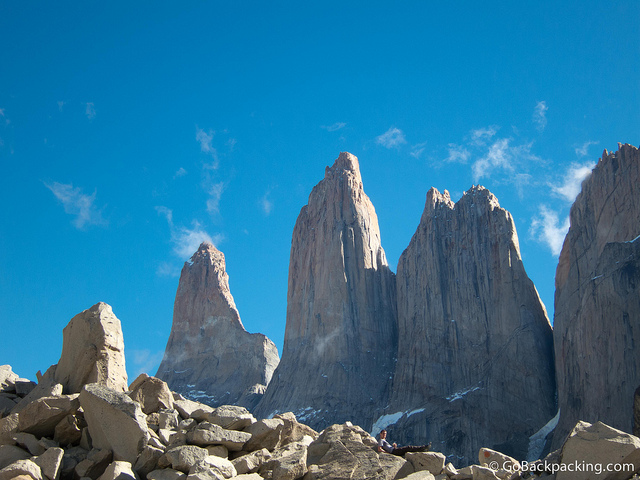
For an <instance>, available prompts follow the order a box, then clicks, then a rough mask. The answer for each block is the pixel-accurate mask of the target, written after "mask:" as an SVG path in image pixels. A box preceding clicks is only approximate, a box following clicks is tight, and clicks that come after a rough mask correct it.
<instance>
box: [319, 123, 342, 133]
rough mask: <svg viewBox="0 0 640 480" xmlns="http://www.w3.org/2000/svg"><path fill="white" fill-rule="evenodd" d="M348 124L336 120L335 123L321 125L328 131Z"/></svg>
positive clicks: (333, 130)
mask: <svg viewBox="0 0 640 480" xmlns="http://www.w3.org/2000/svg"><path fill="white" fill-rule="evenodd" d="M346 126H347V124H346V123H344V122H336V123H334V124H333V125H321V126H320V128H324V129H325V130H326V131H327V132H335V131H337V130H340V129H341V128H344V127H346Z"/></svg>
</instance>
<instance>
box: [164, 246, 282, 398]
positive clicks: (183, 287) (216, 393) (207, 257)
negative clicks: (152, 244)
mask: <svg viewBox="0 0 640 480" xmlns="http://www.w3.org/2000/svg"><path fill="white" fill-rule="evenodd" d="M277 364H278V350H277V348H276V346H275V344H274V343H273V342H272V341H271V340H269V339H268V338H267V337H266V336H264V335H262V334H260V333H249V332H247V331H246V330H245V329H244V326H243V325H242V322H241V320H240V315H239V313H238V310H237V308H236V305H235V302H234V301H233V297H232V295H231V291H230V290H229V276H228V275H227V272H226V266H225V259H224V255H223V254H222V252H220V251H219V250H218V249H216V248H215V247H214V246H213V245H211V244H210V243H206V242H205V243H203V244H202V245H200V248H198V251H197V252H196V253H194V255H193V256H192V257H191V261H189V262H186V263H185V264H184V267H183V268H182V273H181V275H180V282H179V284H178V292H177V293H176V300H175V304H174V308H173V325H172V326H171V334H170V336H169V341H168V342H167V348H166V350H165V354H164V358H163V360H162V363H161V364H160V367H159V368H158V373H157V374H156V377H158V378H160V379H162V380H164V381H165V382H167V383H168V385H169V387H170V388H171V389H172V390H175V391H177V392H179V393H181V394H183V395H184V396H185V397H188V398H190V399H193V400H199V401H201V402H203V403H206V404H208V405H212V406H218V405H224V404H237V405H242V406H245V407H247V408H253V407H254V406H255V404H256V403H257V401H258V400H259V398H260V396H261V394H262V392H263V391H264V388H265V386H266V385H267V384H268V383H269V380H270V379H271V375H272V373H273V371H274V369H275V367H276V365H277Z"/></svg>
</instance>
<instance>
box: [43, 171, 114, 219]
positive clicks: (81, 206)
mask: <svg viewBox="0 0 640 480" xmlns="http://www.w3.org/2000/svg"><path fill="white" fill-rule="evenodd" d="M44 185H45V186H46V187H47V188H48V189H49V190H51V192H52V193H53V194H54V195H55V197H56V198H57V199H58V200H59V201H60V202H61V203H62V205H63V207H64V211H65V213H68V214H69V215H75V216H76V218H75V220H74V221H73V224H74V225H75V227H76V228H78V229H79V230H83V229H84V228H85V227H86V226H87V225H107V221H106V220H105V219H104V218H102V212H101V211H100V210H98V208H96V206H95V205H94V202H95V200H96V193H97V190H95V191H94V192H93V195H86V194H84V193H82V189H81V188H80V187H76V188H73V184H70V183H69V184H65V183H58V182H53V183H52V184H48V183H45V184H44Z"/></svg>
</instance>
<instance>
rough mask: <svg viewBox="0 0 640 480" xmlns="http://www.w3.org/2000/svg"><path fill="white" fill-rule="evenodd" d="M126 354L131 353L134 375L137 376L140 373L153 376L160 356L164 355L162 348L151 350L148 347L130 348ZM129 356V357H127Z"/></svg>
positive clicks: (160, 359)
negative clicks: (140, 348)
mask: <svg viewBox="0 0 640 480" xmlns="http://www.w3.org/2000/svg"><path fill="white" fill-rule="evenodd" d="M127 355H131V357H130V358H131V360H132V362H131V363H132V365H133V371H134V372H135V374H134V376H135V377H138V375H140V374H141V373H146V374H147V375H149V376H154V375H155V374H156V371H157V370H158V367H159V366H160V362H162V358H163V356H164V350H160V351H157V352H152V351H151V350H148V349H142V350H131V351H130V352H127ZM127 358H129V357H127Z"/></svg>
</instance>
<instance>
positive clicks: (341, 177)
mask: <svg viewBox="0 0 640 480" xmlns="http://www.w3.org/2000/svg"><path fill="white" fill-rule="evenodd" d="M396 342H397V321H396V305H395V278H394V275H393V273H392V272H391V270H390V269H389V267H388V265H387V261H386V257H385V253H384V250H383V249H382V246H381V243H380V230H379V227H378V218H377V216H376V213H375V210H374V208H373V205H372V204H371V201H370V200H369V198H368V197H367V195H366V194H365V193H364V190H363V186H362V178H361V176H360V169H359V165H358V159H357V158H356V157H355V156H353V155H351V154H350V153H345V152H343V153H341V154H340V156H339V157H338V159H337V160H336V161H335V163H334V164H333V166H332V167H327V168H326V170H325V177H324V179H323V180H322V181H321V182H320V183H319V184H318V185H316V186H315V187H314V188H313V190H312V192H311V194H310V196H309V203H308V205H306V206H304V207H303V208H302V210H301V211H300V215H299V216H298V219H297V221H296V225H295V227H294V230H293V239H292V244H291V257H290V263H289V286H288V294H287V323H286V330H285V339H284V347H283V352H282V360H281V362H280V364H279V366H278V368H277V369H276V371H275V373H274V376H273V379H272V381H271V383H270V384H269V387H268V388H267V391H266V393H265V396H264V397H263V398H262V400H261V402H260V404H259V405H258V408H257V410H256V414H257V415H259V416H269V415H270V414H273V413H274V412H286V411H293V412H294V413H295V414H296V415H297V416H298V418H299V419H300V420H301V421H304V422H305V423H307V424H308V425H310V426H311V427H313V428H316V429H322V428H324V427H326V426H328V425H331V424H332V423H343V422H345V421H347V420H350V421H353V422H355V423H358V424H360V425H365V426H366V425H371V421H372V419H373V416H374V410H375V409H377V408H379V407H381V406H384V405H385V402H386V400H387V398H388V394H389V386H390V377H391V376H392V372H393V368H394V358H395V352H396Z"/></svg>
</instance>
